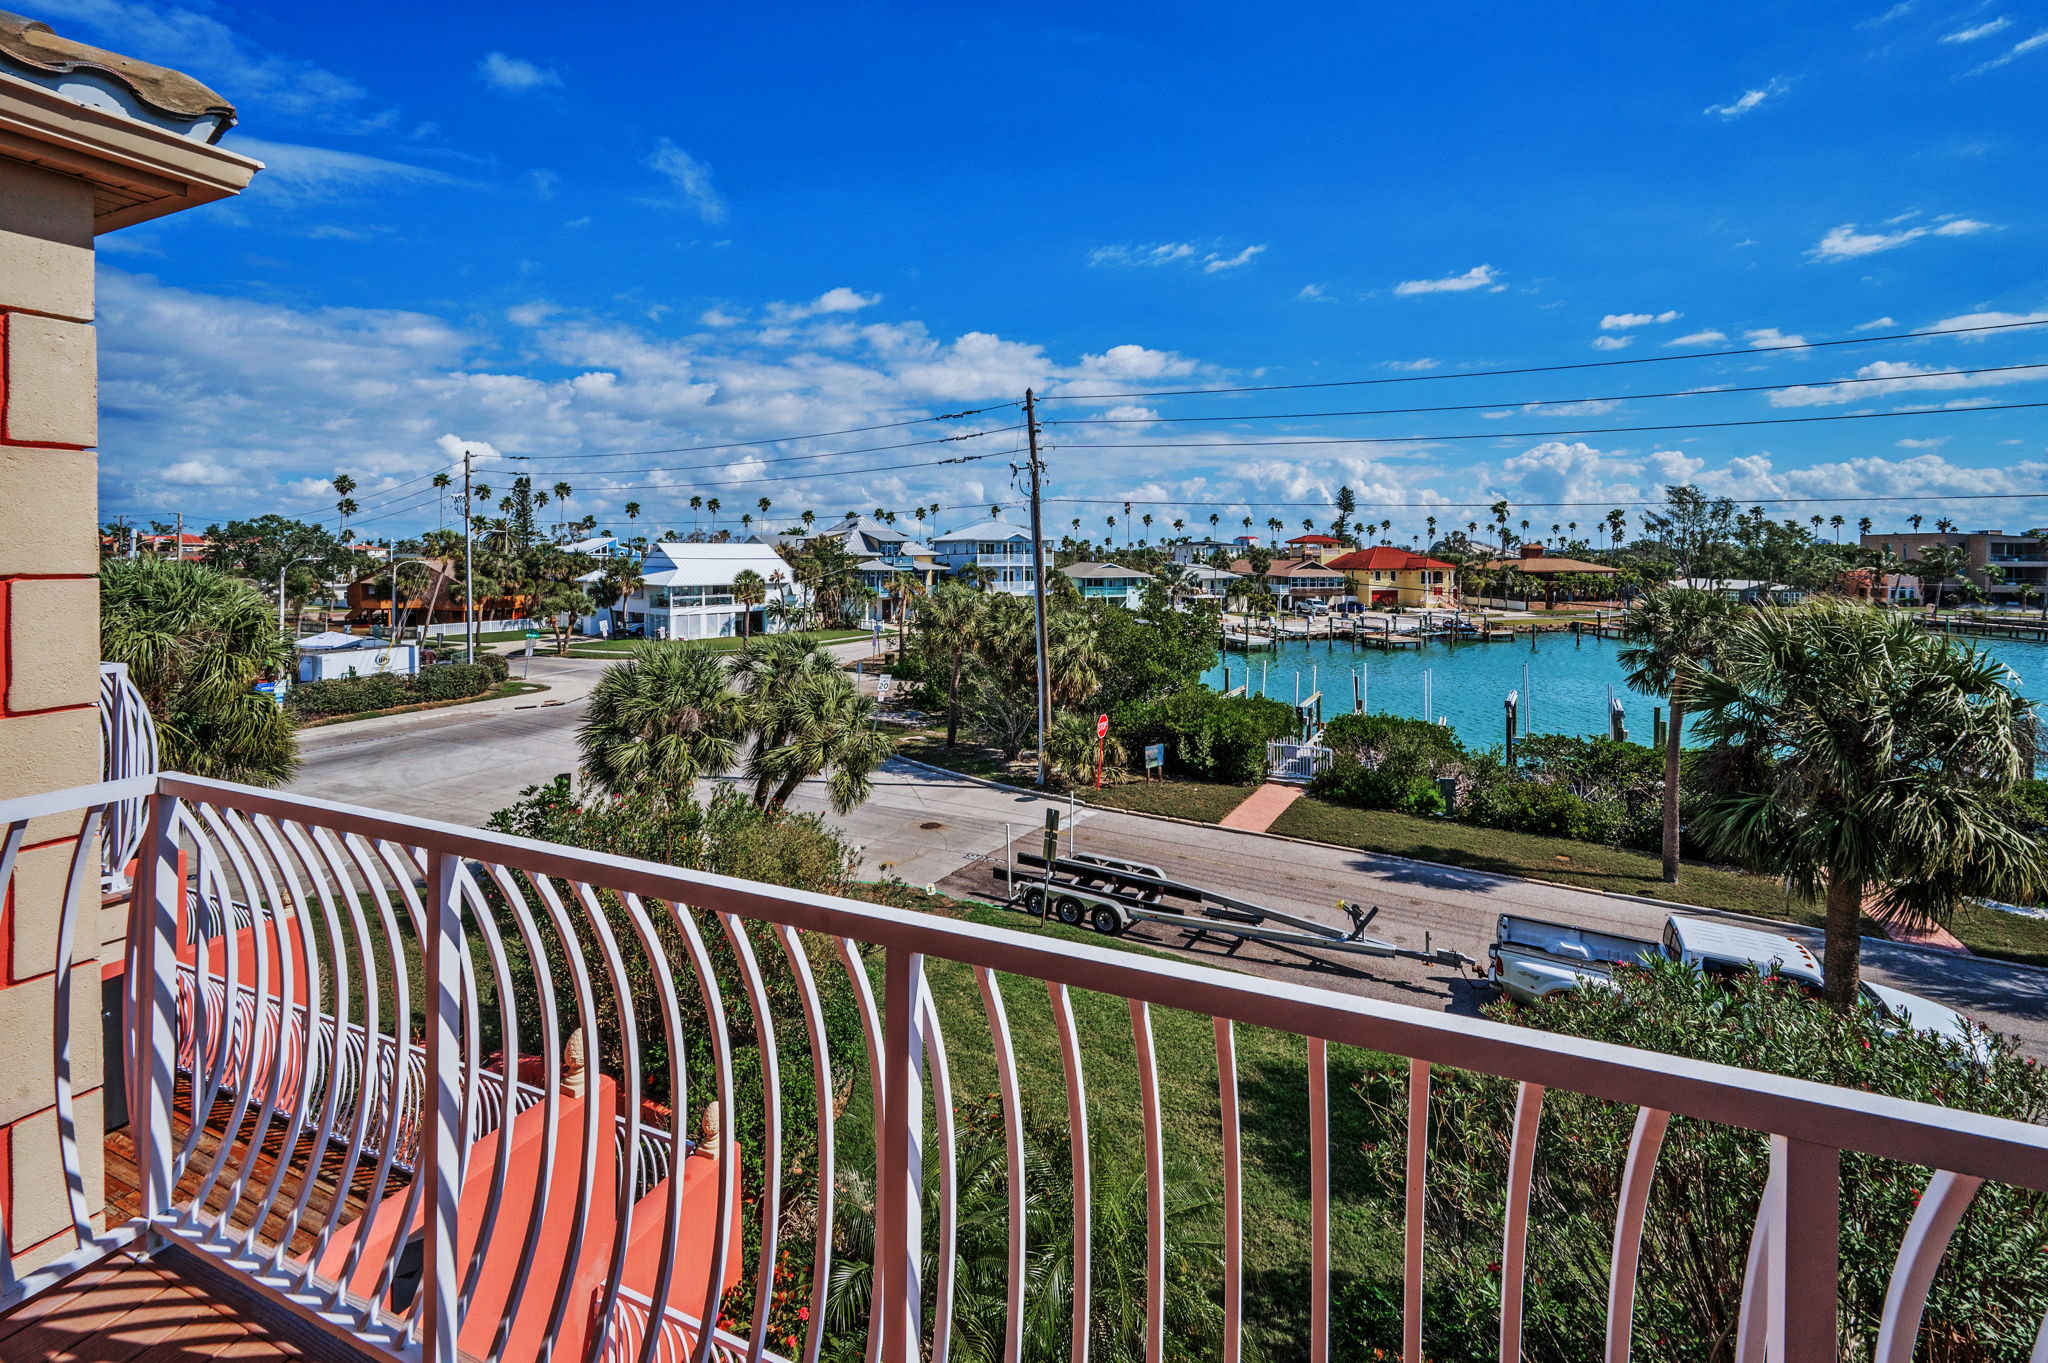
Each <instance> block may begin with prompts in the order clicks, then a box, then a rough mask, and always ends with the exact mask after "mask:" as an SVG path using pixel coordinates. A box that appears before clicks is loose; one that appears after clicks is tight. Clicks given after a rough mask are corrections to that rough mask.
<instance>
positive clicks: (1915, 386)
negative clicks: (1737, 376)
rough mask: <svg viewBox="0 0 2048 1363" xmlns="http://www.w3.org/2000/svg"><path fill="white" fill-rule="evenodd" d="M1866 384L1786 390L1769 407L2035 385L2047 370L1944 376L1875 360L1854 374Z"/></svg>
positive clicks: (1922, 368)
mask: <svg viewBox="0 0 2048 1363" xmlns="http://www.w3.org/2000/svg"><path fill="white" fill-rule="evenodd" d="M1856 377H1857V378H1859V379H1867V380H1870V381H1869V382H1867V383H1841V384H1832V385H1829V386H1826V387H1803V386H1802V387H1799V388H1786V389H1783V390H1781V391H1779V392H1776V393H1773V394H1771V406H1773V407H1835V406H1841V405H1843V404H1845V403H1851V402H1868V401H1869V400H1871V399H1872V398H1879V397H1884V396H1887V395H1888V394H1892V393H1914V392H1922V391H1926V390H1930V389H1937V390H1949V389H1958V388H1989V387H1994V386H1997V385H2001V384H2008V383H2038V382H2040V381H2041V380H2042V379H2048V367H2042V368H2029V369H2016V370H2009V371H2007V372H2005V373H2002V374H1955V373H1944V372H1942V371H1940V370H1938V369H1933V368H1930V367H1928V366H1924V365H1916V364H1908V363H1907V362H1905V361H1903V360H1875V361H1872V362H1871V363H1869V364H1866V365H1864V366H1863V367H1862V368H1861V369H1858V370H1857V371H1856Z"/></svg>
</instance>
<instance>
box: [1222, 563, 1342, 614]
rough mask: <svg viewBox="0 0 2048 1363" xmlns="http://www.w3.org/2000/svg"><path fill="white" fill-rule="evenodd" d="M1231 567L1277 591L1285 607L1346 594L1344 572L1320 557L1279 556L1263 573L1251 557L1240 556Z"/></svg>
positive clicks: (1282, 607)
mask: <svg viewBox="0 0 2048 1363" xmlns="http://www.w3.org/2000/svg"><path fill="white" fill-rule="evenodd" d="M1230 570H1231V572H1233V573H1235V574H1237V575H1238V576H1239V577H1249V578H1252V579H1253V580H1254V581H1256V582H1257V583H1258V584H1259V585H1260V586H1262V587H1264V588H1265V589H1266V590H1267V591H1269V592H1271V593H1273V597H1274V599H1275V600H1277V601H1278V602H1279V603H1280V607H1281V609H1283V610H1292V609H1294V608H1296V607H1298V606H1300V605H1302V604H1303V603H1305V602H1309V601H1322V602H1330V601H1334V600H1336V599H1337V598H1338V597H1339V596H1342V595H1343V594H1344V574H1342V573H1341V572H1337V571H1335V570H1334V569H1332V568H1331V567H1330V565H1328V564H1327V563H1324V562H1322V561H1321V560H1319V559H1313V558H1288V559H1279V560H1276V561H1275V562H1274V563H1273V564H1271V565H1270V566H1269V567H1268V568H1267V569H1266V571H1265V572H1263V573H1261V572H1259V571H1257V570H1256V569H1254V568H1253V567H1252V565H1251V562H1250V561H1249V560H1247V559H1239V560H1238V561H1237V562H1235V563H1233V564H1231V565H1230Z"/></svg>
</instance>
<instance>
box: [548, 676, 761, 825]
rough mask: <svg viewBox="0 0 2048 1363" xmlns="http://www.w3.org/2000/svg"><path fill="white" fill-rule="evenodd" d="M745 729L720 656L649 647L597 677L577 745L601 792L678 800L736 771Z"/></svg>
mask: <svg viewBox="0 0 2048 1363" xmlns="http://www.w3.org/2000/svg"><path fill="white" fill-rule="evenodd" d="M746 729H747V705H746V701H745V699H744V698H743V697H742V696H740V695H739V693H737V692H736V691H734V690H733V687H732V682H731V679H730V678H729V677H728V676H727V674H726V669H725V664H724V662H723V660H722V659H720V657H719V656H718V655H717V654H715V653H710V652H707V651H706V650H704V649H701V648H693V647H691V646H690V645H688V644H686V643H679V642H668V643H647V644H641V645H639V646H638V647H636V648H635V649H634V650H633V652H632V653H631V654H630V655H629V656H628V657H627V659H626V660H625V661H624V662H621V663H618V664H615V665H614V666H612V667H608V668H606V669H605V672H604V675H603V676H601V677H599V678H598V682H597V686H596V688H595V689H593V690H592V691H591V693H590V705H589V709H588V710H587V712H586V713H585V715H584V719H583V723H582V724H581V725H580V726H579V727H578V729H577V732H576V740H577V743H578V745H579V746H580V747H581V749H582V751H583V766H584V770H585V771H587V772H588V773H589V775H590V779H591V780H592V781H593V782H595V783H596V785H597V787H598V788H599V789H600V790H603V791H605V792H606V793H608V794H612V795H635V796H647V797H649V798H652V799H656V800H680V799H686V798H689V794H690V789H691V786H692V784H693V783H694V782H696V781H697V780H698V779H699V778H701V777H705V776H716V775H718V774H720V773H722V772H724V771H726V770H727V769H728V768H730V767H731V766H732V765H733V763H734V761H735V760H737V758H738V756H739V750H740V743H741V741H742V739H743V737H744V735H745V733H746Z"/></svg>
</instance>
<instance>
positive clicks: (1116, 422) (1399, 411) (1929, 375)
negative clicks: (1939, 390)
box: [1011, 364, 2048, 429]
mask: <svg viewBox="0 0 2048 1363" xmlns="http://www.w3.org/2000/svg"><path fill="white" fill-rule="evenodd" d="M2022 369H2048V364H2001V365H1992V366H1988V367H1986V368H1983V369H1930V370H1928V371H1926V372H1925V373H1917V374H1873V375H1869V376H1867V377H1864V376H1859V377H1856V378H1848V379H1816V380H1813V381H1811V382H1804V383H1759V384H1751V385H1749V386H1747V387H1739V388H1738V387H1725V388H1680V389H1676V390H1674V391H1672V392H1669V393H1603V394H1599V395H1597V396H1594V397H1575V398H1527V399H1512V400H1503V401H1500V402H1467V403H1459V404H1456V405H1453V406H1445V407H1375V408H1362V409H1359V410H1355V411H1345V412H1255V413H1251V414H1236V415H1232V414H1224V415H1213V416H1091V417H1076V418H1075V419H1073V420H1071V421H1044V422H1040V423H1039V424H1040V425H1042V426H1126V425H1138V426H1152V425H1168V424H1178V423H1183V422H1191V421H1305V420H1309V419H1311V418H1315V417H1333V416H1415V415H1418V414H1421V413H1427V412H1482V411H1485V410H1487V409H1488V408H1491V407H1521V408H1525V409H1526V408H1531V407H1567V406H1570V405H1571V404H1573V403H1578V402H1645V401H1648V400H1650V399H1652V398H1694V397H1709V396H1712V395H1713V394H1716V393H1777V392H1786V391H1789V390H1791V389H1795V388H1834V387H1837V386H1839V385H1842V384H1849V383H1901V382H1908V381H1911V380H1915V379H1947V378H1958V377H1963V376H1967V375H1972V374H2009V373H2012V372H2014V371H2016V370H2022ZM1011 429H1015V428H1014V427H1012V428H1011Z"/></svg>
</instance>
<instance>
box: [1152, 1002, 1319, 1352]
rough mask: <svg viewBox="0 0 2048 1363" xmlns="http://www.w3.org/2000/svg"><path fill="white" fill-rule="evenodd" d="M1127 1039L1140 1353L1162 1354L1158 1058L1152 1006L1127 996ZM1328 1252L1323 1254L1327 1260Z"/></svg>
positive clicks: (1162, 1164)
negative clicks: (1137, 1200)
mask: <svg viewBox="0 0 2048 1363" xmlns="http://www.w3.org/2000/svg"><path fill="white" fill-rule="evenodd" d="M1131 1041H1132V1045H1133V1047H1134V1048H1135V1050H1136V1052H1137V1060H1138V1100H1139V1106H1140V1108H1141V1110H1142V1112H1143V1114H1144V1128H1145V1358H1146V1360H1147V1363H1163V1361H1164V1359H1165V1358H1166V1145H1165V1138H1164V1136H1163V1134H1162V1133H1161V1131H1160V1129H1159V1059H1158V1056H1157V1055H1155V1054H1154V1052H1153V1048H1152V1008H1151V1005H1149V1004H1146V1003H1143V1002H1141V1001H1139V1000H1137V999H1132V1000H1131ZM1327 1260H1328V1256H1327V1255H1325V1263H1326V1265H1327Z"/></svg>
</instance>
